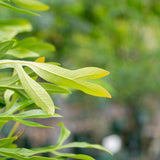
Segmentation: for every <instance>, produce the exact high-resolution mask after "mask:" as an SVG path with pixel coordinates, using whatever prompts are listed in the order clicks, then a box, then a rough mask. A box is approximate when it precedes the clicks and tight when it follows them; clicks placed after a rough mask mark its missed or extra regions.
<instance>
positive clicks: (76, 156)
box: [54, 152, 95, 160]
mask: <svg viewBox="0 0 160 160" xmlns="http://www.w3.org/2000/svg"><path fill="white" fill-rule="evenodd" d="M54 154H55V155H57V156H61V157H67V158H74V159H81V160H95V159H94V158H92V157H91V156H88V155H84V154H72V153H60V152H54Z"/></svg>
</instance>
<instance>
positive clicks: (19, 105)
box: [0, 99, 33, 117]
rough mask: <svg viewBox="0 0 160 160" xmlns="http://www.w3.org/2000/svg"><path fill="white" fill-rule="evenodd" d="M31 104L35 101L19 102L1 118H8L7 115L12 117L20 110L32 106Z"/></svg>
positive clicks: (2, 114)
mask: <svg viewBox="0 0 160 160" xmlns="http://www.w3.org/2000/svg"><path fill="white" fill-rule="evenodd" d="M31 104H33V101H32V100H28V99H26V100H23V101H20V102H17V103H15V104H14V105H13V106H12V107H11V108H10V109H9V110H8V111H7V112H4V113H1V114H0V116H1V117H2V116H6V115H11V114H13V113H14V112H17V111H19V110H22V109H24V108H25V107H27V106H30V105H31Z"/></svg>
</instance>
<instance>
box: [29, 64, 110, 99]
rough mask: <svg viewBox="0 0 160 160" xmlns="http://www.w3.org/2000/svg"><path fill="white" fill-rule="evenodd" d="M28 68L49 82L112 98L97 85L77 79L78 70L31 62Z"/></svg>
mask: <svg viewBox="0 0 160 160" xmlns="http://www.w3.org/2000/svg"><path fill="white" fill-rule="evenodd" d="M27 66H28V67H30V68H31V69H32V70H33V71H34V72H35V73H36V74H38V75H39V76H40V77H42V78H43V79H45V80H46V81H48V82H51V83H55V84H58V85H62V86H67V87H72V88H75V89H79V90H81V91H83V92H85V93H88V94H91V95H94V96H100V97H108V98H111V95H110V94H109V93H108V92H107V91H106V90H105V89H104V88H103V87H101V86H99V85H97V84H93V83H90V82H86V81H84V80H83V78H82V79H80V78H78V79H76V78H77V74H78V73H76V70H75V71H71V70H67V69H64V68H62V67H59V66H55V65H52V64H45V63H32V62H31V63H29V65H28V64H27ZM75 73H76V74H75ZM107 73H108V72H107ZM85 74H86V75H89V73H85ZM103 76H104V75H103ZM90 77H92V78H93V75H92V76H91V75H90ZM101 77H102V75H101ZM94 78H95V77H94ZM98 78H99V76H98Z"/></svg>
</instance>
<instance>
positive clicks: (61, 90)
mask: <svg viewBox="0 0 160 160" xmlns="http://www.w3.org/2000/svg"><path fill="white" fill-rule="evenodd" d="M39 84H40V85H41V86H42V87H43V88H44V89H45V90H46V91H47V92H48V93H71V92H70V91H69V90H68V89H66V88H64V87H60V86H56V85H54V84H49V83H39Z"/></svg>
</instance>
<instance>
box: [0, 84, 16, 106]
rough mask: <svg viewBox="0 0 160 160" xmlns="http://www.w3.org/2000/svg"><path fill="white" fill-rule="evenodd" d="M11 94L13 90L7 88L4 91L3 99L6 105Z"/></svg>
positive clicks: (8, 103)
mask: <svg viewBox="0 0 160 160" xmlns="http://www.w3.org/2000/svg"><path fill="white" fill-rule="evenodd" d="M0 87H2V86H0ZM13 94H14V91H12V90H9V89H7V90H6V91H5V92H4V100H5V103H6V106H9V105H10V99H11V97H12V95H13Z"/></svg>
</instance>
